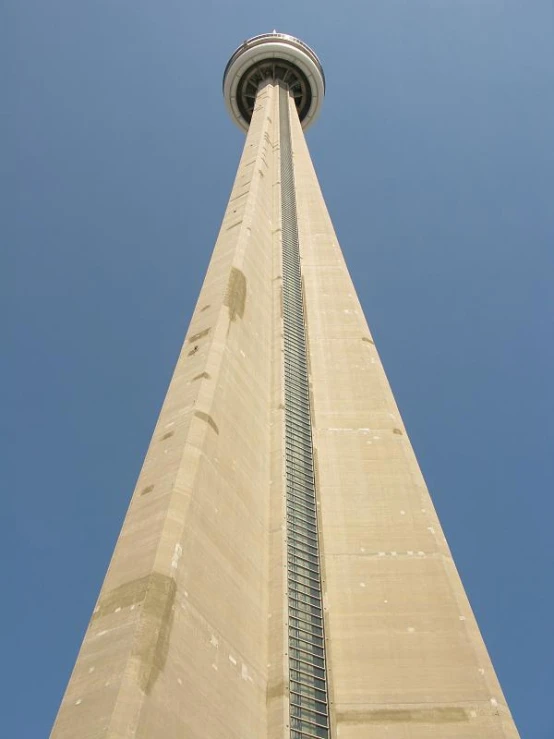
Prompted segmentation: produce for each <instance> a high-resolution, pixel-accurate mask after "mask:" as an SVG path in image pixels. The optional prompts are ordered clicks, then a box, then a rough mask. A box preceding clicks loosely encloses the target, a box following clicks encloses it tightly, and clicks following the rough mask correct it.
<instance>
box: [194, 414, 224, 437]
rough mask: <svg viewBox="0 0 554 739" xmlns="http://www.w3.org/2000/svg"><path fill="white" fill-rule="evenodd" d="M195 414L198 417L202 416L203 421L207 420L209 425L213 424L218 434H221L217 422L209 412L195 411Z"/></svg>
mask: <svg viewBox="0 0 554 739" xmlns="http://www.w3.org/2000/svg"><path fill="white" fill-rule="evenodd" d="M194 415H195V416H196V418H200V420H201V421H205V422H206V423H207V424H208V426H211V427H212V428H213V430H214V431H215V433H216V434H219V429H218V427H217V423H216V422H215V421H214V419H213V418H212V417H211V416H210V415H209V413H204V411H194Z"/></svg>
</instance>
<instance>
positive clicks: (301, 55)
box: [223, 31, 325, 131]
mask: <svg viewBox="0 0 554 739" xmlns="http://www.w3.org/2000/svg"><path fill="white" fill-rule="evenodd" d="M266 79H273V80H282V81H283V82H285V83H286V84H287V85H288V87H289V90H290V93H291V95H292V97H293V98H294V101H295V103H296V108H297V110H298V115H299V117H300V121H301V123H302V128H304V130H306V129H307V128H308V127H309V126H311V124H312V123H313V122H314V121H315V120H316V118H317V116H318V115H319V113H320V110H321V105H322V103H323V97H324V95H325V75H324V73H323V67H322V66H321V62H320V61H319V59H318V57H317V55H316V53H315V52H314V51H313V49H311V48H310V47H309V46H308V45H307V44H305V43H304V42H303V41H300V39H297V38H295V37H294V36H289V35H287V34H285V33H277V32H276V31H274V32H273V33H263V34H261V35H259V36H253V37H252V38H250V39H248V40H246V41H245V42H244V43H243V44H242V45H241V46H239V47H238V49H237V50H236V51H235V52H234V53H233V54H232V56H231V58H230V59H229V61H228V63H227V66H226V67H225V72H224V74H223V97H224V98H225V105H226V106H227V110H228V111H229V115H230V116H231V118H232V119H233V121H234V122H235V123H236V124H237V125H238V126H239V127H240V128H242V130H243V131H247V130H248V126H249V125H250V120H251V118H252V111H253V109H254V104H255V101H256V95H257V92H258V88H259V86H260V83H261V82H263V81H264V80H266Z"/></svg>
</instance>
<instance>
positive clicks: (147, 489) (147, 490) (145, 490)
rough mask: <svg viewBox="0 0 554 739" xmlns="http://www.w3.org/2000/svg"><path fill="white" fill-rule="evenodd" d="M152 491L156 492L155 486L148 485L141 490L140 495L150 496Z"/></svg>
mask: <svg viewBox="0 0 554 739" xmlns="http://www.w3.org/2000/svg"><path fill="white" fill-rule="evenodd" d="M152 490H154V486H153V485H147V486H146V487H145V488H143V489H142V490H141V493H140V494H141V495H148V493H151V492H152Z"/></svg>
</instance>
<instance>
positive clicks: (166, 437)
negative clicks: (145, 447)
mask: <svg viewBox="0 0 554 739" xmlns="http://www.w3.org/2000/svg"><path fill="white" fill-rule="evenodd" d="M174 433H175V432H174V431H168V432H167V434H164V435H163V436H162V441H164V440H165V439H169V437H170V436H173V434H174Z"/></svg>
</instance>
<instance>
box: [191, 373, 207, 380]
mask: <svg viewBox="0 0 554 739" xmlns="http://www.w3.org/2000/svg"><path fill="white" fill-rule="evenodd" d="M202 379H205V380H209V379H210V374H209V372H201V373H200V374H199V375H196V377H193V378H192V382H194V381H195V380H202Z"/></svg>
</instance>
